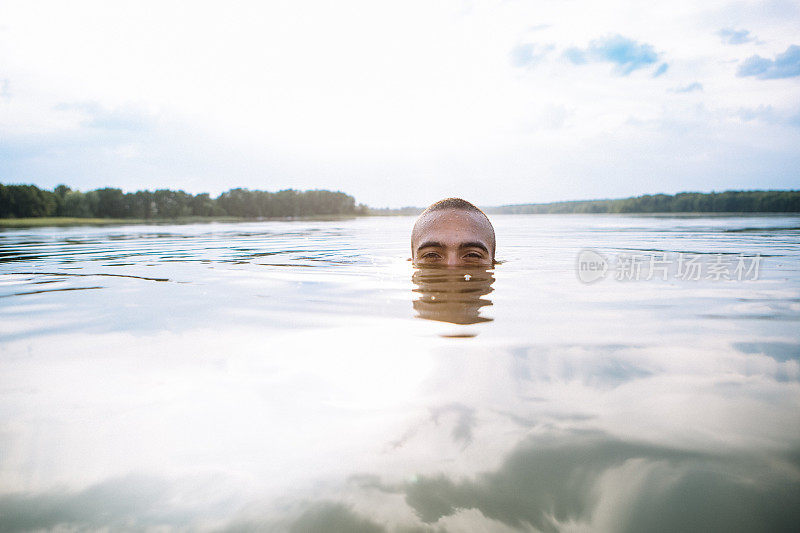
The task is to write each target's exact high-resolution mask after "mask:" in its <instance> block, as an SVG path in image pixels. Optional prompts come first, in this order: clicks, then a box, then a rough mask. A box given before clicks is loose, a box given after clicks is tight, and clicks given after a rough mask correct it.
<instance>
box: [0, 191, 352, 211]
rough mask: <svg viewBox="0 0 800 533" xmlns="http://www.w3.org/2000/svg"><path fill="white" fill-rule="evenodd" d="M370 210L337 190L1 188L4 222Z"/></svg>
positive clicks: (1, 208)
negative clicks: (213, 193) (198, 191)
mask: <svg viewBox="0 0 800 533" xmlns="http://www.w3.org/2000/svg"><path fill="white" fill-rule="evenodd" d="M366 210H367V207H366V206H364V205H356V202H355V199H354V198H353V197H352V196H350V195H347V194H345V193H343V192H338V191H337V192H332V191H322V190H314V191H296V190H293V189H287V190H283V191H278V192H266V191H251V190H248V189H231V190H229V191H228V192H224V193H222V194H221V195H219V196H218V197H217V198H211V196H210V195H209V194H208V193H202V194H196V195H192V194H189V193H186V192H184V191H172V190H169V189H159V190H157V191H154V192H150V191H137V192H129V193H124V192H122V190H120V189H113V188H105V189H96V190H94V191H89V192H81V191H73V190H72V189H70V188H69V187H67V186H66V185H59V186H58V187H56V188H55V189H54V190H52V191H49V190H45V189H40V188H38V187H36V186H35V185H3V184H0V218H27V217H77V218H138V219H152V218H167V219H175V218H179V217H190V216H200V217H212V216H213V217H218V216H233V217H247V218H257V217H292V216H313V215H357V214H365V213H366Z"/></svg>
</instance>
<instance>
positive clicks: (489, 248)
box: [411, 198, 496, 266]
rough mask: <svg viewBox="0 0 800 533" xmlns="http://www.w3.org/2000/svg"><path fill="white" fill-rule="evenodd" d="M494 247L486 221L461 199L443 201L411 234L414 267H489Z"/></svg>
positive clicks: (425, 216)
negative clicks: (421, 265) (416, 265)
mask: <svg viewBox="0 0 800 533" xmlns="http://www.w3.org/2000/svg"><path fill="white" fill-rule="evenodd" d="M495 246H496V241H495V235H494V228H493V227H492V223H491V222H490V221H489V218H488V217H487V216H486V214H485V213H484V212H483V211H481V210H480V209H478V208H477V207H476V206H475V205H473V204H471V203H470V202H467V201H466V200H462V199H461V198H445V199H444V200H440V201H438V202H436V203H435V204H433V205H431V206H430V207H428V208H427V209H426V210H425V211H423V213H422V214H421V215H420V216H419V218H418V219H417V221H416V223H415V224H414V229H413V230H412V232H411V253H412V259H413V261H414V263H415V264H423V265H428V264H430V265H441V266H491V265H493V264H494V254H495Z"/></svg>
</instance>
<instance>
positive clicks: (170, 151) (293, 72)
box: [0, 0, 800, 207]
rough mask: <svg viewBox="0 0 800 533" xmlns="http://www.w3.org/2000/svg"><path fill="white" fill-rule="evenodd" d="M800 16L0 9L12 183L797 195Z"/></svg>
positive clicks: (450, 7) (411, 2)
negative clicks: (753, 191) (767, 192)
mask: <svg viewBox="0 0 800 533" xmlns="http://www.w3.org/2000/svg"><path fill="white" fill-rule="evenodd" d="M798 28H800V3H798V2H796V1H787V0H779V1H770V0H766V1H758V2H756V1H750V0H741V1H724V2H714V1H708V2H697V1H696V0H694V1H683V0H673V1H670V2H657V3H650V2H640V1H617V0H609V1H596V0H557V1H556V0H553V1H551V0H537V1H511V0H504V1H487V2H478V1H465V0H461V1H430V0H426V1H415V0H404V1H403V2H398V1H385V2H384V1H374V0H370V1H363V2H358V1H354V2H351V1H347V0H343V1H308V2H306V1H286V2H281V1H271V2H260V1H226V2H221V1H220V2H204V1H196V0H195V1H183V2H175V1H169V0H159V1H155V2H151V1H115V2H109V1H107V0H103V1H97V2H90V1H82V0H71V1H70V2H63V1H38V0H22V1H7V0H0V182H2V183H6V184H8V183H33V184H36V185H38V186H40V187H45V188H52V187H54V186H56V185H58V184H60V183H65V184H67V185H69V186H71V187H73V188H76V189H80V190H84V191H85V190H91V189H95V188H99V187H106V186H113V187H119V188H122V189H123V190H125V191H135V190H139V189H151V190H153V189H157V188H170V189H183V190H185V191H187V192H191V193H200V192H209V193H211V194H212V195H217V194H219V193H221V192H223V191H226V190H228V189H230V188H234V187H246V188H250V189H261V190H270V191H275V190H280V189H286V188H295V189H303V190H304V189H318V188H319V189H331V190H342V191H344V192H347V193H349V194H352V195H353V196H355V197H356V200H357V201H359V202H363V203H366V204H368V205H370V206H373V207H384V206H388V207H400V206H406V205H417V206H421V205H427V204H429V203H432V202H434V201H436V200H438V199H440V198H443V197H447V196H461V197H464V198H466V199H467V200H470V201H472V202H473V203H477V204H479V205H486V206H488V205H504V204H513V203H528V202H548V201H559V200H575V199H594V198H619V197H627V196H634V195H639V194H652V193H676V192H680V191H712V190H717V191H720V190H728V189H788V188H795V189H797V188H800V30H798Z"/></svg>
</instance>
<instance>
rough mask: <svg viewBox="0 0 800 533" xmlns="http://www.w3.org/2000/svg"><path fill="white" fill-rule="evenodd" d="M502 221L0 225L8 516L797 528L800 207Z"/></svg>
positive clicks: (120, 525) (183, 524)
mask: <svg viewBox="0 0 800 533" xmlns="http://www.w3.org/2000/svg"><path fill="white" fill-rule="evenodd" d="M492 219H493V222H494V223H495V228H496V230H497V238H498V254H497V255H498V259H499V260H501V264H499V265H497V266H496V267H495V269H493V270H490V271H488V272H487V271H483V272H478V271H467V272H455V271H452V272H425V271H419V270H415V269H414V268H412V265H411V263H410V262H409V261H408V257H409V255H410V246H409V235H410V231H411V226H412V224H413V219H412V218H408V217H385V218H381V217H374V218H359V219H352V220H333V221H265V222H251V223H238V224H234V223H228V224H221V223H210V224H194V225H167V224H164V225H146V226H145V225H130V226H115V227H72V228H41V229H20V230H4V231H0V530H3V531H27V530H42V529H46V530H49V529H57V528H62V529H64V530H81V529H88V530H98V529H111V530H119V529H129V530H142V529H159V528H160V529H166V530H172V529H183V530H187V529H188V530H230V531H242V530H267V531H290V530H291V531H384V530H385V531H398V530H401V531H411V530H414V531H529V530H531V529H534V530H541V531H562V530H570V531H572V530H591V531H681V530H693V529H694V530H698V529H699V530H725V531H755V530H776V531H784V530H785V531H788V530H791V529H792V526H793V525H796V524H797V523H798V520H800V512H799V511H798V509H800V506H798V505H797V502H798V501H800V415H799V413H800V335H798V331H800V329H798V326H800V217H777V216H774V217H773V216H763V217H641V216H640V217H635V216H603V215H596V216H578V215H571V216H570V215H568V216H556V215H553V216H550V215H547V216H545V215H540V216H525V215H504V216H496V217H492ZM584 249H590V250H592V251H594V252H596V253H597V254H599V255H600V256H602V257H605V258H608V259H611V260H613V259H614V258H619V257H623V256H625V255H626V254H628V255H630V254H634V255H635V254H639V255H642V256H645V257H650V256H654V255H659V254H667V256H668V257H673V256H675V254H693V255H695V256H698V257H701V258H702V259H703V260H705V261H707V263H705V265H706V267H708V265H709V264H710V262H713V261H714V260H717V258H720V259H719V260H720V261H721V260H722V259H724V260H726V261H734V264H735V260H736V258H738V257H742V256H744V257H748V258H753V257H755V256H756V255H757V256H758V257H760V258H761V262H760V270H759V272H758V277H757V279H745V280H738V279H727V280H726V279H723V280H714V279H707V278H706V277H705V276H704V277H703V278H702V279H698V280H684V279H679V278H678V277H677V276H675V275H673V274H672V273H670V275H669V276H668V279H659V277H658V276H656V277H654V279H650V280H647V279H635V280H620V279H615V277H614V273H613V272H611V271H610V272H609V273H608V275H607V276H606V277H605V278H604V279H600V280H598V281H597V282H593V283H583V282H581V281H580V280H579V277H578V275H577V273H576V258H577V257H578V254H579V252H580V251H581V250H584ZM673 266H674V265H673ZM698 524H700V525H701V527H698Z"/></svg>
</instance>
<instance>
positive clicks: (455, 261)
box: [445, 252, 463, 267]
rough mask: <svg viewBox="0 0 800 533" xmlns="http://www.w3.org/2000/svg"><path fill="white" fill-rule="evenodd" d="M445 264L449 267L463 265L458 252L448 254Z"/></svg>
mask: <svg viewBox="0 0 800 533" xmlns="http://www.w3.org/2000/svg"><path fill="white" fill-rule="evenodd" d="M445 264H446V265H447V266H449V267H457V266H462V265H463V263H462V262H461V258H460V257H459V255H458V253H456V252H450V253H448V254H447V257H446V262H445Z"/></svg>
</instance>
